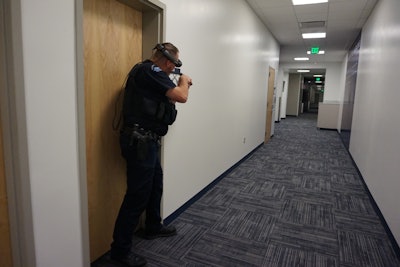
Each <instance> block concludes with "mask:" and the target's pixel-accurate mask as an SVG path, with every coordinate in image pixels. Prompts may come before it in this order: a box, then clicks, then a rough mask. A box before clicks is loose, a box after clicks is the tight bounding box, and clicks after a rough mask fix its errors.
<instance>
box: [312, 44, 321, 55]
mask: <svg viewBox="0 0 400 267" xmlns="http://www.w3.org/2000/svg"><path fill="white" fill-rule="evenodd" d="M318 52H319V47H317V46H316V47H311V54H318Z"/></svg>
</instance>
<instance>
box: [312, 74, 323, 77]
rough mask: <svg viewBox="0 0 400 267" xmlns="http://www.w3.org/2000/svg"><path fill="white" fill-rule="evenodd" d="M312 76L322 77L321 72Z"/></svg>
mask: <svg viewBox="0 0 400 267" xmlns="http://www.w3.org/2000/svg"><path fill="white" fill-rule="evenodd" d="M313 77H324V75H321V74H314V75H313Z"/></svg>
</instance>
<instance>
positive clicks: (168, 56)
mask: <svg viewBox="0 0 400 267" xmlns="http://www.w3.org/2000/svg"><path fill="white" fill-rule="evenodd" d="M154 49H157V50H158V51H161V53H162V54H163V55H164V56H165V57H166V58H168V59H169V60H170V61H171V62H172V63H174V65H175V67H178V68H179V67H181V66H182V61H180V60H179V59H176V58H174V57H173V56H172V55H171V54H170V53H169V52H168V50H167V49H165V47H164V46H163V45H162V44H157V45H156V47H154Z"/></svg>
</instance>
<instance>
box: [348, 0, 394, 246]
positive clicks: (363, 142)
mask: <svg viewBox="0 0 400 267" xmlns="http://www.w3.org/2000/svg"><path fill="white" fill-rule="evenodd" d="M398 14H400V2H399V1H398V0H381V1H379V2H378V4H377V6H376V7H375V9H374V11H373V13H372V15H371V17H370V18H369V19H368V22H367V24H366V25H365V27H364V28H363V31H362V35H361V49H360V57H359V67H358V78H357V86H356V96H355V103H354V114H353V123H352V133H351V139H350V152H351V154H352V156H353V158H354V160H355V162H356V163H357V165H358V168H359V169H360V171H361V173H362V175H363V177H364V179H365V181H366V183H367V185H368V188H369V190H370V191H371V193H372V195H373V197H374V199H375V201H376V202H377V204H378V206H379V208H380V210H381V212H382V214H383V215H384V217H385V219H386V222H387V223H388V225H389V227H390V229H391V231H392V233H393V235H394V236H395V238H396V240H397V243H398V244H400V213H399V203H400V194H399V192H398V191H399V188H400V164H399V158H400V142H399V136H400V117H399V116H398V101H399V99H400V90H399V82H398V78H397V77H398V71H399V69H400V61H399V60H398V57H397V56H395V55H397V53H398V49H399V47H400V17H399V15H398Z"/></svg>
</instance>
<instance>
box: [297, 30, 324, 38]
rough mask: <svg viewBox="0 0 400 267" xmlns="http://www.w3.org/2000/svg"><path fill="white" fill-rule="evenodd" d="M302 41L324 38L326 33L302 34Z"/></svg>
mask: <svg viewBox="0 0 400 267" xmlns="http://www.w3.org/2000/svg"><path fill="white" fill-rule="evenodd" d="M302 35H303V39H314V38H325V37H326V32H313V33H303V34H302Z"/></svg>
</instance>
